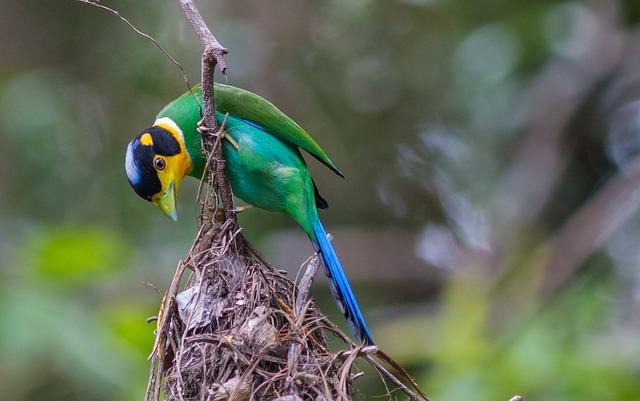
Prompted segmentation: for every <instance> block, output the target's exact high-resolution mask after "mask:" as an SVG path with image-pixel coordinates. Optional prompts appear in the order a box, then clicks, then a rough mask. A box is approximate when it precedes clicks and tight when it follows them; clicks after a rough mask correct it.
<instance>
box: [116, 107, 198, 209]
mask: <svg viewBox="0 0 640 401" xmlns="http://www.w3.org/2000/svg"><path fill="white" fill-rule="evenodd" d="M191 168H192V163H191V157H190V156H189V153H188V152H187V149H186V147H185V143H184V137H183V135H182V131H181V130H180V128H179V127H178V126H177V125H176V124H175V123H174V122H173V121H171V120H170V119H168V118H167V119H163V118H161V119H158V120H156V122H155V123H154V125H153V126H152V127H150V128H147V129H145V130H143V131H142V132H141V133H140V134H138V135H137V136H136V137H135V138H133V139H132V140H131V142H129V146H128V147H127V154H126V156H125V170H126V172H127V178H128V179H129V184H131V186H132V187H133V189H134V191H136V193H137V194H138V195H140V196H141V197H142V198H144V199H146V200H148V201H149V202H151V203H154V204H156V205H158V207H159V208H160V210H162V212H163V213H164V214H166V215H167V216H169V217H170V218H171V219H173V220H174V221H175V220H177V218H178V215H177V212H176V192H177V191H178V188H179V187H180V183H182V179H183V178H184V177H185V176H186V175H187V174H188V173H189V171H190V170H191Z"/></svg>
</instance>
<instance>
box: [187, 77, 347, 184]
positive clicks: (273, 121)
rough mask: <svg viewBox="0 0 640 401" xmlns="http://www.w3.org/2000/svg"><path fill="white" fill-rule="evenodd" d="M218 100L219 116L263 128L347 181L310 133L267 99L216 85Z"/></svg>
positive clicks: (237, 89) (238, 89) (245, 91)
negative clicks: (247, 122) (236, 118)
mask: <svg viewBox="0 0 640 401" xmlns="http://www.w3.org/2000/svg"><path fill="white" fill-rule="evenodd" d="M198 89H199V90H200V88H198ZM215 100H216V110H218V111H219V112H221V113H229V114H231V115H234V116H236V117H240V118H242V119H244V120H247V121H249V122H253V123H255V124H257V125H259V126H260V127H262V128H264V129H265V130H267V131H269V133H271V134H272V135H273V136H275V137H278V138H279V139H282V140H283V141H286V142H289V143H292V144H294V145H296V146H299V147H300V148H302V149H304V150H306V151H307V152H309V153H310V154H311V155H312V156H313V157H315V158H316V159H318V160H319V161H320V162H322V163H323V164H325V165H326V166H327V167H329V168H330V169H331V170H333V171H334V172H335V173H336V174H338V175H339V176H340V177H344V175H343V174H342V173H341V172H340V170H338V168H337V167H336V166H335V164H333V162H332V161H331V159H329V156H327V154H326V153H325V152H324V150H322V148H321V147H320V145H318V144H317V143H316V141H315V140H314V139H313V138H312V137H311V135H309V134H308V133H307V131H305V130H304V129H303V128H302V127H301V126H299V125H298V124H297V123H296V122H295V121H293V120H292V119H291V118H289V116H287V115H286V114H284V113H283V112H282V111H280V109H278V108H277V107H276V106H274V105H273V104H272V103H271V102H269V101H268V100H266V99H264V98H263V97H260V96H258V95H256V94H255V93H252V92H249V91H247V90H244V89H240V88H236V87H233V86H229V85H223V84H219V83H216V84H215Z"/></svg>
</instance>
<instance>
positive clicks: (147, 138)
mask: <svg viewBox="0 0 640 401" xmlns="http://www.w3.org/2000/svg"><path fill="white" fill-rule="evenodd" d="M140 143H141V144H142V145H144V146H153V138H151V134H149V133H145V134H142V136H141V137H140Z"/></svg>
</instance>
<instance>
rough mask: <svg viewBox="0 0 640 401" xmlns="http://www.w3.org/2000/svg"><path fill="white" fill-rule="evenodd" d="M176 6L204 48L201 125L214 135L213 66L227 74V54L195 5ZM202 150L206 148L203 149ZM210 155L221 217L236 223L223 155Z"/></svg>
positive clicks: (186, 1) (185, 0)
mask: <svg viewBox="0 0 640 401" xmlns="http://www.w3.org/2000/svg"><path fill="white" fill-rule="evenodd" d="M179 2H180V7H182V10H183V11H184V13H185V15H186V17H187V19H188V20H189V22H190V23H191V26H192V27H193V29H194V31H195V32H196V34H197V35H198V38H199V39H200V42H202V45H203V46H204V51H203V53H202V99H203V102H204V115H203V118H202V122H203V125H204V126H205V127H206V128H207V129H208V130H211V131H215V130H216V129H217V128H218V124H217V122H216V108H215V96H214V80H213V73H214V71H215V69H216V66H217V67H218V68H219V69H220V71H221V72H222V73H223V74H224V73H225V72H226V70H227V65H226V63H225V61H224V55H225V54H227V53H228V52H229V51H228V50H227V49H226V48H225V47H223V46H222V45H221V44H220V42H218V40H217V39H216V38H215V36H213V33H211V30H210V29H209V27H208V26H207V24H206V23H205V22H204V19H203V18H202V16H201V15H200V12H199V11H198V9H197V8H196V6H195V4H193V1H191V0H179ZM203 142H206V137H205V136H203ZM203 145H204V144H203ZM204 146H205V147H206V145H204ZM212 152H213V157H214V159H215V161H216V163H215V167H214V169H213V181H214V184H215V186H216V187H217V189H218V190H219V193H220V200H221V202H222V206H223V209H224V210H223V213H224V216H225V218H226V219H229V220H233V221H234V223H235V221H236V218H235V213H234V212H233V209H234V207H233V194H232V192H231V187H230V186H229V181H228V180H227V176H226V172H225V161H224V156H223V154H222V146H212ZM205 154H206V152H205Z"/></svg>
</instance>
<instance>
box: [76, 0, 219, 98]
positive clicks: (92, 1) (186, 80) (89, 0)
mask: <svg viewBox="0 0 640 401" xmlns="http://www.w3.org/2000/svg"><path fill="white" fill-rule="evenodd" d="M76 1H78V2H80V3H84V4H87V5H90V6H94V7H98V8H100V9H102V10H105V11H107V12H110V13H111V14H113V15H115V16H116V17H118V18H120V19H121V20H122V21H123V22H124V23H125V24H127V25H129V28H131V29H132V30H133V31H134V32H135V33H137V34H138V35H140V36H142V37H143V38H145V39H147V40H149V41H151V42H152V43H153V44H154V45H156V47H157V48H158V49H160V51H161V52H162V53H164V55H165V56H166V57H167V58H168V59H169V60H170V61H171V63H173V64H174V65H175V66H176V67H178V69H179V70H180V73H181V74H182V80H183V81H184V83H185V84H186V85H187V89H188V90H189V92H190V93H191V94H192V95H193V88H192V87H191V83H190V82H189V78H188V77H187V72H186V71H185V70H184V67H182V64H180V62H179V61H178V60H176V59H175V58H174V57H173V56H172V55H171V54H169V52H168V51H166V50H165V49H164V48H163V47H162V46H161V45H160V43H159V42H158V41H157V40H156V39H155V38H154V37H153V36H151V35H149V34H148V33H145V32H143V31H141V30H140V29H138V28H137V27H136V26H135V25H133V24H132V23H131V22H130V21H129V20H128V19H126V18H125V17H123V16H122V15H120V13H119V12H118V11H116V10H114V9H113V8H111V7H107V6H105V5H102V4H99V3H97V2H96V0H76ZM225 68H226V67H225Z"/></svg>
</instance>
